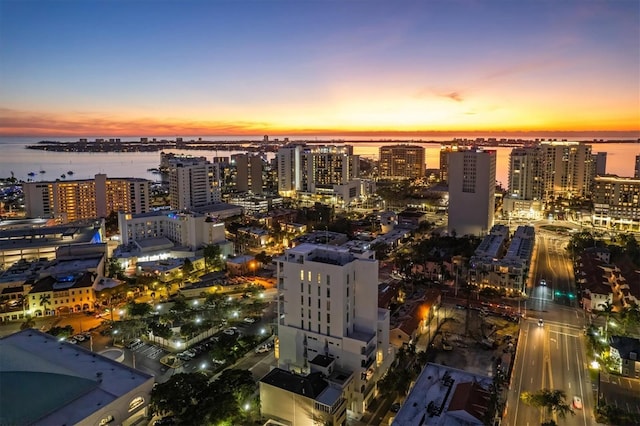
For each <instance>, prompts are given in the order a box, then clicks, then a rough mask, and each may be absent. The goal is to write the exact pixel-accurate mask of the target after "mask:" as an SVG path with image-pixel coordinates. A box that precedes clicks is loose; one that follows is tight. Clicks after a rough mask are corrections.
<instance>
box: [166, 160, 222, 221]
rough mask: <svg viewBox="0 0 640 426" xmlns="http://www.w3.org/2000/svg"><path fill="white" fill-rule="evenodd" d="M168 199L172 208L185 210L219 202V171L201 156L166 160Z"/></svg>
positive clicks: (220, 198)
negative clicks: (167, 168) (167, 167)
mask: <svg viewBox="0 0 640 426" xmlns="http://www.w3.org/2000/svg"><path fill="white" fill-rule="evenodd" d="M168 165H169V200H170V205H171V208H172V209H176V210H185V209H187V210H188V209H193V208H197V207H203V206H207V205H210V204H215V203H219V202H220V201H221V200H222V197H221V193H220V182H219V178H218V175H219V171H218V169H219V168H218V167H217V166H216V165H215V164H212V163H210V162H209V161H207V160H205V159H204V158H202V157H191V158H186V157H176V158H173V159H169V160H168Z"/></svg>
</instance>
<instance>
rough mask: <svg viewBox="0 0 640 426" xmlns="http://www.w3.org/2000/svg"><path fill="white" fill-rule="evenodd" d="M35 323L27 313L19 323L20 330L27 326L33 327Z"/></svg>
mask: <svg viewBox="0 0 640 426" xmlns="http://www.w3.org/2000/svg"><path fill="white" fill-rule="evenodd" d="M35 325H36V321H35V320H34V319H33V317H32V316H31V315H27V316H26V317H25V318H24V322H23V323H22V324H20V330H26V329H27V328H33V327H35Z"/></svg>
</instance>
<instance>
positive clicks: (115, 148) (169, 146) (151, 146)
mask: <svg viewBox="0 0 640 426" xmlns="http://www.w3.org/2000/svg"><path fill="white" fill-rule="evenodd" d="M549 141H552V142H556V141H557V142H567V141H568V140H567V139H565V138H563V139H561V140H558V139H557V138H552V139H545V138H543V139H539V138H538V139H534V140H529V139H507V140H505V139H502V140H500V141H498V140H495V139H493V138H492V139H490V140H486V139H485V138H477V139H452V140H451V141H434V140H422V139H362V140H345V139H322V140H317V139H315V140H293V141H289V140H288V139H287V140H285V141H282V142H280V141H260V140H246V141H224V140H217V141H216V140H212V141H204V140H198V141H196V140H190V141H182V140H177V141H170V140H161V141H152V142H148V141H119V140H118V141H111V140H110V141H100V140H99V141H93V142H89V141H88V140H82V141H75V142H60V141H48V140H43V141H40V142H38V143H36V144H28V145H26V146H25V149H31V150H39V151H52V152H115V153H130V152H158V151H163V150H193V151H197V150H217V151H246V152H277V151H278V149H280V148H281V147H283V146H285V145H287V144H298V143H304V144H310V145H318V144H319V145H336V144H339V145H343V144H344V145H352V144H353V145H357V144H385V143H388V144H397V145H401V144H409V145H411V144H427V145H433V144H437V145H445V144H452V143H457V144H458V145H461V146H478V147H487V148H519V147H524V146H528V145H531V144H535V143H539V142H549ZM576 142H578V143H581V144H589V143H599V144H601V143H602V144H604V143H611V144H614V143H615V144H637V143H640V140H635V139H619V140H618V139H615V140H613V139H608V140H580V141H576Z"/></svg>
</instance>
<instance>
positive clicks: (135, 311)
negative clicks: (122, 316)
mask: <svg viewBox="0 0 640 426" xmlns="http://www.w3.org/2000/svg"><path fill="white" fill-rule="evenodd" d="M152 310H153V308H152V307H151V305H149V304H148V303H136V302H129V303H127V313H128V314H129V315H130V316H132V317H134V318H136V317H137V318H141V317H146V316H147V315H149V314H150V313H151V311H152Z"/></svg>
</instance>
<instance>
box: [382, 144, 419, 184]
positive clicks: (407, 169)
mask: <svg viewBox="0 0 640 426" xmlns="http://www.w3.org/2000/svg"><path fill="white" fill-rule="evenodd" d="M378 174H379V176H380V177H381V178H387V179H416V178H421V177H424V174H425V162H424V148H423V147H421V146H417V145H405V144H401V145H386V146H381V147H380V156H379V165H378Z"/></svg>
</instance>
